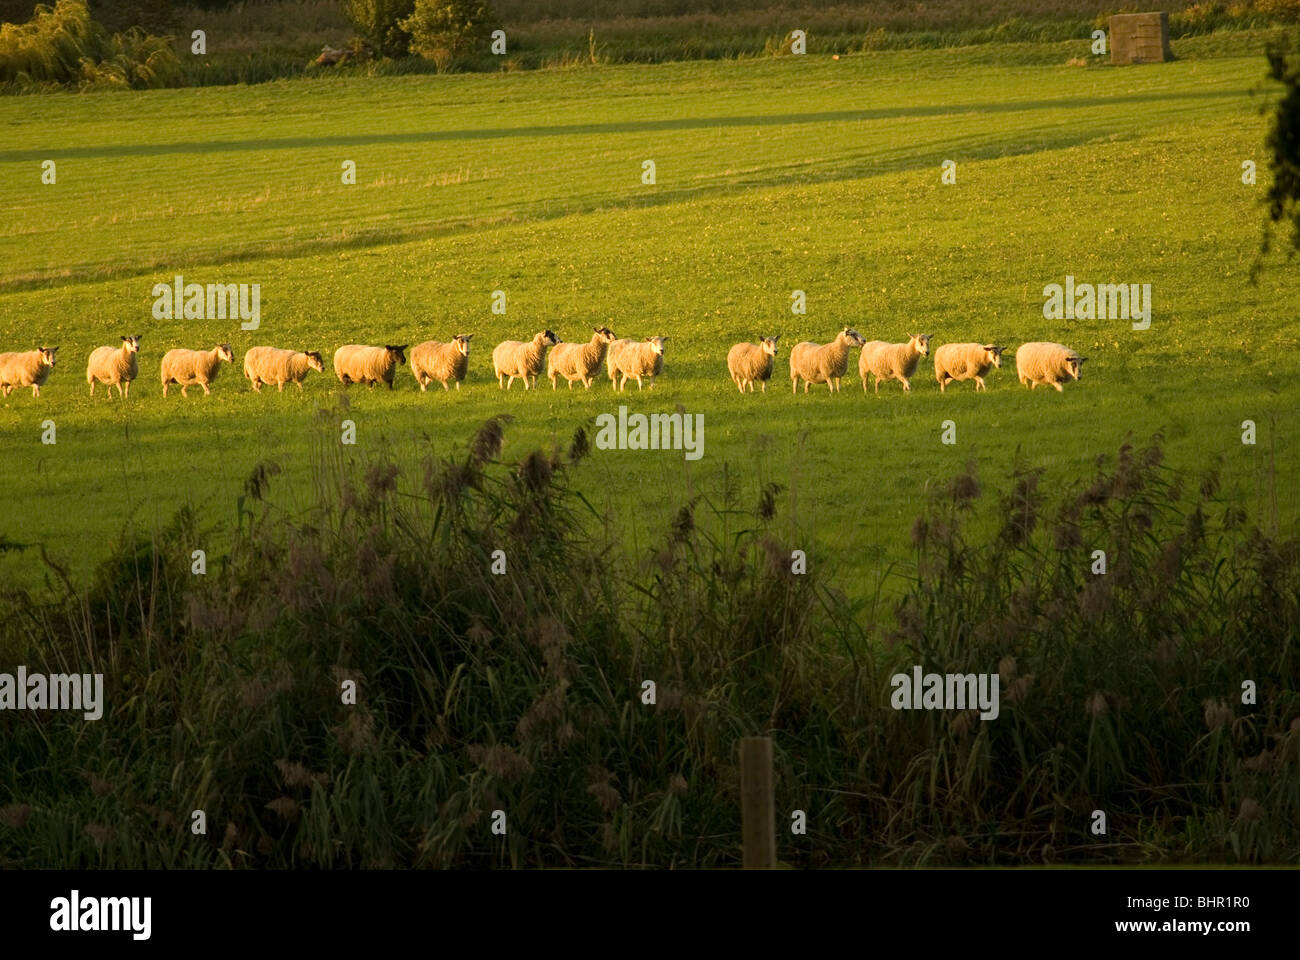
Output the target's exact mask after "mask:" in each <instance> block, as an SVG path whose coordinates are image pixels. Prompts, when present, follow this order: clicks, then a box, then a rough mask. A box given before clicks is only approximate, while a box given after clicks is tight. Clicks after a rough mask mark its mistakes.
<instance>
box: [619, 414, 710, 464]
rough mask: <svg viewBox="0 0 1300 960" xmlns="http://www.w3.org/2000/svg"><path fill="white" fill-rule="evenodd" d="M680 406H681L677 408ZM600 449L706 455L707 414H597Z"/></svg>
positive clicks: (694, 456) (687, 455) (690, 458)
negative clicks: (666, 451)
mask: <svg viewBox="0 0 1300 960" xmlns="http://www.w3.org/2000/svg"><path fill="white" fill-rule="evenodd" d="M678 409H679V410H680V409H681V408H680V407H679V408H678ZM596 426H597V427H598V428H599V430H598V431H597V432H596V448H597V449H599V450H685V451H686V459H687V460H698V459H700V457H702V456H704V414H702V413H696V414H690V413H686V412H685V411H682V412H680V413H652V414H650V415H649V416H647V415H646V414H644V413H633V414H629V413H628V412H627V407H619V408H618V416H617V417H616V416H614V414H612V413H602V414H600V415H599V416H598V417H596Z"/></svg>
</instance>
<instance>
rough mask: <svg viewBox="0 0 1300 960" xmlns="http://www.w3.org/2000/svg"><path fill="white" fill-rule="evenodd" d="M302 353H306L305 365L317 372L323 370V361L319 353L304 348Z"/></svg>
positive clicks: (322, 371)
mask: <svg viewBox="0 0 1300 960" xmlns="http://www.w3.org/2000/svg"><path fill="white" fill-rule="evenodd" d="M303 353H304V354H306V355H307V366H308V367H309V368H310V369H312V370H315V371H316V372H317V373H324V372H325V361H324V360H323V359H322V358H321V355H320V354H319V353H317V352H316V351H315V350H304V351H303Z"/></svg>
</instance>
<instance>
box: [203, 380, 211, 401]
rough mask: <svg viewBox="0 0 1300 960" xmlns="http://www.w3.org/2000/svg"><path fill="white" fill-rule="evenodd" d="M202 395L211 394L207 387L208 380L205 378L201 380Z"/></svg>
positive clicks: (207, 395) (208, 395)
mask: <svg viewBox="0 0 1300 960" xmlns="http://www.w3.org/2000/svg"><path fill="white" fill-rule="evenodd" d="M203 395H204V396H205V397H210V396H212V391H211V390H209V389H208V382H207V381H206V380H204V381H203Z"/></svg>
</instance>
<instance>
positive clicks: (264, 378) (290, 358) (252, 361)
mask: <svg viewBox="0 0 1300 960" xmlns="http://www.w3.org/2000/svg"><path fill="white" fill-rule="evenodd" d="M308 370H315V371H316V372H317V373H324V372H325V361H324V359H323V358H322V357H321V355H320V354H319V353H317V352H316V351H314V350H280V349H277V348H276V347H253V348H252V349H250V350H249V351H248V352H247V353H245V354H244V376H245V377H247V378H248V381H249V383H250V384H252V387H253V389H254V390H256V391H258V392H259V393H260V392H261V391H262V384H264V383H274V384H275V385H276V388H277V389H278V390H279V391H280V392H281V393H283V392H284V385H285V384H286V383H296V384H298V389H299V390H301V389H302V382H303V380H305V379H307V371H308Z"/></svg>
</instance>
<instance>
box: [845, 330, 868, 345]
mask: <svg viewBox="0 0 1300 960" xmlns="http://www.w3.org/2000/svg"><path fill="white" fill-rule="evenodd" d="M840 336H841V337H843V338H844V339H845V340H846V341H848V342H849V343H851V344H853V346H855V347H860V346H862V345H863V344H864V343H866V342H867V341H866V340H864V339H863V338H862V334H860V333H858V331H856V330H854V329H853V328H851V327H845V328H844V332H843V333H841V334H840Z"/></svg>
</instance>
